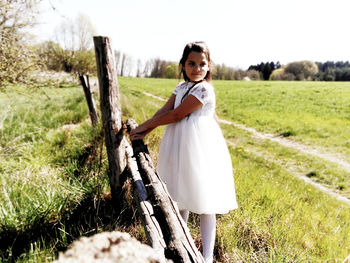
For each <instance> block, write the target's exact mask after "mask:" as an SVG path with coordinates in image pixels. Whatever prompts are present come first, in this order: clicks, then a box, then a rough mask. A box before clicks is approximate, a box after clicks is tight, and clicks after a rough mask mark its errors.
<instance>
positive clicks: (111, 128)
mask: <svg viewBox="0 0 350 263" xmlns="http://www.w3.org/2000/svg"><path fill="white" fill-rule="evenodd" d="M94 44H95V55H96V63H97V73H98V81H99V87H100V107H101V115H102V123H103V127H104V132H105V142H106V148H107V155H108V163H109V182H110V186H111V194H112V198H113V199H115V200H118V199H119V197H120V194H121V187H122V185H123V182H122V181H121V174H122V172H123V171H124V169H125V167H126V159H125V145H124V144H125V140H123V128H122V127H123V123H122V114H121V104H120V94H119V86H118V81H117V70H116V64H115V61H114V55H113V51H112V48H111V44H110V40H109V38H108V37H102V36H96V37H94ZM116 205H118V203H116Z"/></svg>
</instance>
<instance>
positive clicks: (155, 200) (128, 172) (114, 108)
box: [94, 36, 204, 263]
mask: <svg viewBox="0 0 350 263" xmlns="http://www.w3.org/2000/svg"><path fill="white" fill-rule="evenodd" d="M94 45H95V54H96V62H97V70H98V80H99V91H100V107H101V114H102V122H103V128H104V134H105V143H106V149H107V155H108V162H109V181H110V186H111V193H112V198H113V200H114V202H116V204H120V203H122V202H121V199H122V198H124V197H123V194H122V187H123V184H124V183H125V178H130V179H131V182H132V185H133V194H134V198H135V199H136V200H137V209H138V213H139V215H140V217H141V219H142V223H143V226H144V229H145V232H146V236H147V242H148V244H149V245H150V246H152V247H153V248H154V250H155V251H156V253H157V254H158V255H159V257H160V258H161V260H162V262H170V260H172V261H173V262H175V263H177V262H204V260H203V257H202V255H201V253H200V252H199V251H198V249H197V248H196V246H195V244H194V241H193V239H192V237H191V235H190V232H189V230H188V228H187V226H186V224H185V223H184V221H183V220H182V218H181V215H180V213H179V210H178V208H177V205H176V203H174V201H173V200H172V199H171V197H170V195H169V193H168V190H167V188H166V185H165V184H164V183H163V182H162V180H161V179H160V177H159V175H158V173H157V171H156V169H155V167H154V165H153V162H152V160H151V158H150V155H149V152H148V148H147V146H146V145H145V144H144V142H143V141H142V140H136V141H132V145H130V144H129V142H128V141H127V139H126V136H125V130H127V131H130V130H131V129H133V128H135V127H136V126H137V124H136V122H135V121H134V120H127V121H126V122H123V120H122V112H121V104H120V93H119V86H118V81H117V72H116V68H115V66H116V64H115V61H114V55H113V51H112V48H111V44H110V40H109V38H108V37H102V36H97V37H94ZM125 127H127V129H125Z"/></svg>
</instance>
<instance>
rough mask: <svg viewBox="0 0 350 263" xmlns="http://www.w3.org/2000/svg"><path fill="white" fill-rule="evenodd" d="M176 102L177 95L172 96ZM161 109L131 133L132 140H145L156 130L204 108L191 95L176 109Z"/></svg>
mask: <svg viewBox="0 0 350 263" xmlns="http://www.w3.org/2000/svg"><path fill="white" fill-rule="evenodd" d="M172 97H174V98H173V100H174V101H175V95H172V96H171V97H170V99H169V101H170V100H172ZM166 105H167V103H166V104H165V105H164V107H163V108H162V109H160V110H159V111H158V112H157V113H156V114H155V115H154V116H153V117H152V118H151V119H149V120H147V121H145V122H144V123H142V124H141V125H140V126H138V127H137V128H136V129H134V130H132V131H131V132H130V138H131V140H137V139H143V137H145V135H146V134H147V133H148V132H149V131H151V130H153V129H154V128H156V127H158V126H160V125H165V124H169V123H173V122H178V121H179V120H181V119H182V118H184V117H186V116H187V115H188V114H190V113H192V112H194V111H195V110H197V109H199V108H200V107H202V103H201V102H200V101H199V100H198V99H197V98H196V97H195V96H193V95H189V96H188V97H187V98H186V99H185V100H184V101H183V102H182V103H181V104H180V105H179V107H177V108H176V109H173V107H172V108H169V107H165V106H166Z"/></svg>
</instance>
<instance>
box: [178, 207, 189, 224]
mask: <svg viewBox="0 0 350 263" xmlns="http://www.w3.org/2000/svg"><path fill="white" fill-rule="evenodd" d="M180 214H181V216H182V219H183V220H184V221H185V223H186V224H187V221H188V216H189V214H190V212H189V211H188V210H181V211H180Z"/></svg>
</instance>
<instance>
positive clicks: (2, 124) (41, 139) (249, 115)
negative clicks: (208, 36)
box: [0, 78, 350, 262]
mask: <svg viewBox="0 0 350 263" xmlns="http://www.w3.org/2000/svg"><path fill="white" fill-rule="evenodd" d="M119 83H120V90H121V93H122V111H123V115H124V118H125V119H126V118H130V117H133V118H135V119H136V120H137V122H139V123H140V122H142V121H143V120H145V119H146V118H149V117H151V116H152V114H154V112H155V111H156V110H157V109H158V108H159V107H161V105H162V104H163V103H164V102H162V101H159V100H157V99H155V98H151V97H148V96H146V95H145V94H144V93H143V92H144V91H147V92H149V93H152V94H154V95H157V96H161V97H163V98H167V97H168V96H170V94H171V92H172V90H173V89H174V87H175V85H176V84H177V81H176V80H164V79H136V78H120V79H119ZM59 86H60V88H58V87H57V85H56V84H54V83H46V84H41V86H40V87H38V88H35V89H30V90H28V88H26V87H20V86H19V87H17V86H14V87H12V88H11V89H10V90H7V91H6V93H0V156H1V163H0V182H1V193H0V205H1V209H0V241H1V242H0V243H1V244H6V245H2V246H1V254H0V258H1V259H0V261H1V262H50V261H51V260H52V259H54V258H55V257H57V253H58V251H61V250H64V249H65V248H66V247H67V246H68V245H69V243H70V242H72V240H74V239H76V238H77V237H79V236H81V235H91V234H93V233H97V232H100V231H105V230H112V229H115V228H117V229H125V230H126V231H132V234H133V235H134V236H136V237H137V238H139V239H143V232H142V231H140V226H139V225H134V226H132V227H130V228H128V226H121V225H119V223H120V224H122V222H121V221H120V220H119V219H118V220H117V219H116V218H117V217H116V216H115V215H113V213H111V207H112V204H111V203H110V200H109V199H108V195H106V193H108V181H107V176H106V173H107V172H106V169H107V161H106V156H105V153H104V152H103V150H102V152H101V147H100V146H101V137H100V130H101V127H98V128H97V129H92V128H91V125H90V123H89V119H88V113H87V106H86V103H85V101H84V97H83V92H82V90H81V88H80V86H79V85H77V84H73V83H62V84H61V85H59ZM214 86H215V88H216V94H217V114H218V116H219V117H220V118H222V119H225V120H229V121H232V122H237V123H241V124H244V125H246V126H248V127H252V128H254V129H256V130H258V131H259V132H264V133H274V134H276V136H278V135H281V136H288V139H290V140H295V141H298V142H301V143H304V144H307V145H310V146H313V147H318V149H320V150H324V151H326V152H331V153H336V154H339V155H340V156H341V157H342V158H343V159H345V160H347V161H349V160H350V153H349V148H350V146H349V142H350V133H349V129H350V128H349V124H350V123H349V121H350V118H349V116H350V115H349V111H350V108H349V101H350V85H349V84H347V83H318V82H235V81H214ZM221 127H222V129H223V131H224V135H225V137H226V139H227V141H228V145H229V150H230V153H231V158H232V162H233V166H234V169H235V170H234V172H235V184H236V192H237V198H238V202H239V209H237V210H235V211H232V212H230V213H229V214H226V215H222V216H218V228H217V240H216V251H215V253H216V259H217V260H218V262H235V261H238V262H343V260H344V259H345V258H346V257H347V256H348V255H349V254H350V206H348V205H346V204H344V203H342V202H339V201H337V200H335V199H334V198H331V197H330V196H329V195H327V194H325V193H323V192H321V191H319V190H318V189H317V188H315V187H313V186H310V185H308V184H306V183H304V182H303V181H302V180H300V179H298V178H297V176H298V175H299V176H305V175H308V177H309V178H310V179H312V180H314V181H315V182H319V183H321V184H323V185H325V186H327V187H328V188H329V189H330V190H332V191H334V192H337V193H339V194H342V195H344V196H347V197H350V179H349V176H348V174H349V173H347V172H346V171H344V169H342V168H341V167H339V166H337V165H335V164H333V163H331V162H327V161H325V160H323V159H320V158H317V157H313V156H309V155H306V154H303V153H300V152H298V151H297V150H293V149H290V148H286V147H283V146H281V145H279V144H277V143H274V142H270V141H265V140H260V139H257V138H254V136H252V134H250V133H249V132H247V131H245V130H242V129H239V128H237V127H235V126H233V125H228V124H222V126H221ZM163 130H164V127H161V128H158V129H156V130H155V131H154V132H152V133H151V134H150V135H149V136H148V137H147V138H146V142H147V143H148V145H149V147H150V150H151V155H152V157H153V158H154V160H155V161H156V159H157V151H158V147H159V142H160V139H161V136H162V132H163ZM93 155H95V156H100V157H101V159H100V158H91V156H93ZM128 220H129V222H130V221H132V219H130V218H129V219H128ZM189 226H190V229H191V233H192V235H193V237H194V238H195V240H196V242H197V243H198V244H199V243H200V242H199V241H200V234H199V222H198V217H197V216H192V217H190V222H189ZM4 241H5V243H4Z"/></svg>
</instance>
